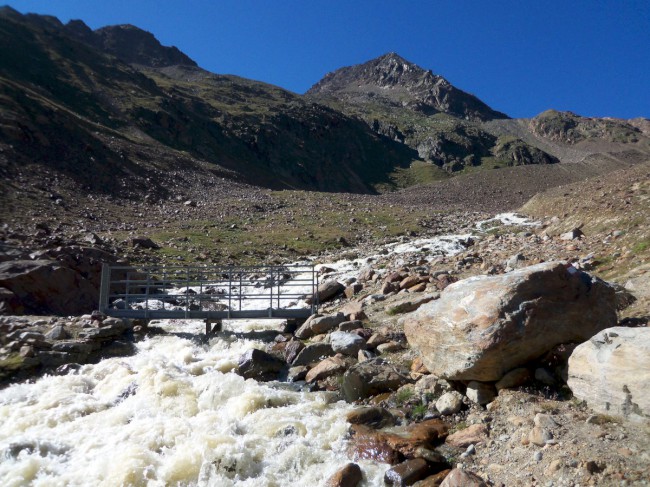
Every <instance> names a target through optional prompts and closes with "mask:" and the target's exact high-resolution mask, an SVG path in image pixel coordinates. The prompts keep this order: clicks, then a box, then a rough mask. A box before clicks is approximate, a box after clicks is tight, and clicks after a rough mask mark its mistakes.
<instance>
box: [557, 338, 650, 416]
mask: <svg viewBox="0 0 650 487" xmlns="http://www.w3.org/2000/svg"><path fill="white" fill-rule="evenodd" d="M568 376H569V378H568V385H569V387H570V388H571V391H572V392H573V394H574V395H575V397H577V398H578V399H580V400H583V401H586V402H587V404H588V405H589V406H590V407H591V408H592V409H594V410H595V411H597V412H600V413H604V414H610V415H615V416H621V417H624V418H627V419H631V420H635V421H647V420H648V419H650V389H649V388H648V384H650V328H625V327H620V326H618V327H614V328H609V329H607V330H603V331H601V332H600V333H598V334H597V335H595V336H594V337H593V338H591V340H588V341H587V342H585V343H583V344H582V345H579V346H578V347H576V349H575V350H574V351H573V353H572V354H571V357H569V370H568Z"/></svg>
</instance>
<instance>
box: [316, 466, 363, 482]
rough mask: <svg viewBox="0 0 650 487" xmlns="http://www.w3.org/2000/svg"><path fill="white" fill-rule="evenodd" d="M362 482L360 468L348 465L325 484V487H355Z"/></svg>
mask: <svg viewBox="0 0 650 487" xmlns="http://www.w3.org/2000/svg"><path fill="white" fill-rule="evenodd" d="M361 480H363V475H362V473H361V467H359V465H357V464H356V463H348V464H347V465H345V466H344V467H343V468H341V469H340V470H339V471H337V472H336V473H335V474H334V475H332V476H331V477H330V478H329V479H328V480H327V482H326V484H325V486H326V487H356V486H357V485H358V484H359V482H361Z"/></svg>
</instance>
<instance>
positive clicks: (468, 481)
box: [440, 468, 488, 487]
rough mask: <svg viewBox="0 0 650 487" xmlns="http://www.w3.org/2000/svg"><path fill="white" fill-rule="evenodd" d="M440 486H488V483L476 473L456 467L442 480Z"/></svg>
mask: <svg viewBox="0 0 650 487" xmlns="http://www.w3.org/2000/svg"><path fill="white" fill-rule="evenodd" d="M440 487H488V484H486V483H485V482H484V481H483V479H482V478H481V477H479V476H478V475H476V474H475V473H472V472H468V471H467V470H463V469H460V468H454V469H453V470H452V471H451V472H449V475H447V477H445V480H443V481H442V483H441V484H440Z"/></svg>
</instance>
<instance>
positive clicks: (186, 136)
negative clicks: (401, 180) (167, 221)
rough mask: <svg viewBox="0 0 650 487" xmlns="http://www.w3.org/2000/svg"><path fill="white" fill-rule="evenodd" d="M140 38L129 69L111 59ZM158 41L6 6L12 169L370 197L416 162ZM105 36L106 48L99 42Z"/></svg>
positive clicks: (1, 40) (350, 125)
mask: <svg viewBox="0 0 650 487" xmlns="http://www.w3.org/2000/svg"><path fill="white" fill-rule="evenodd" d="M71 32H72V33H71ZM121 36H125V37H121ZM133 38H136V39H140V40H141V41H142V42H139V43H138V42H136V49H133V51H134V54H133V56H131V57H127V60H130V61H133V62H134V64H133V65H130V64H128V63H126V62H124V61H122V60H119V59H116V58H115V57H114V55H119V56H122V55H124V54H123V51H124V49H123V48H122V47H123V46H125V45H127V44H128V42H129V40H130V39H133ZM107 39H108V40H112V41H111V42H108V40H107ZM116 39H118V40H116ZM151 39H152V38H151V37H150V34H148V33H144V32H142V31H140V32H138V29H136V28H133V27H131V26H127V27H114V28H105V29H100V30H99V31H97V32H95V33H93V32H92V31H90V32H89V29H87V28H86V29H85V28H84V26H83V25H81V24H80V22H79V21H75V22H74V23H71V24H68V25H67V26H64V25H63V24H61V23H60V22H59V21H58V20H56V19H54V18H50V17H47V18H45V17H42V16H35V15H25V16H23V15H20V14H18V13H17V12H15V11H12V10H11V9H3V10H2V12H0V56H1V57H2V59H3V62H2V64H1V66H0V84H1V87H2V97H3V106H2V115H3V117H2V119H3V121H4V122H3V123H2V126H0V135H2V141H3V142H4V143H5V144H6V145H5V146H4V147H3V149H4V150H6V151H7V153H8V154H11V157H9V158H8V160H9V161H11V162H10V164H9V166H10V167H4V168H3V171H4V172H7V171H13V173H16V171H18V170H19V169H18V168H19V167H20V165H21V164H22V165H24V164H34V163H36V164H38V165H40V168H49V169H54V170H56V171H63V172H64V173H66V174H67V175H68V176H70V177H72V178H74V179H76V180H78V181H79V183H80V184H82V185H85V186H88V187H91V188H93V189H96V190H103V191H108V192H113V191H115V190H116V189H118V187H119V186H122V185H124V184H126V185H131V187H132V188H133V189H134V190H135V189H137V188H138V187H139V186H140V187H141V186H142V185H143V183H144V181H148V182H147V186H161V187H162V186H165V185H166V184H167V183H165V182H164V179H165V177H166V176H167V175H168V174H169V171H172V170H179V171H190V170H191V171H195V172H197V174H204V175H207V176H209V175H210V174H213V173H218V174H220V175H222V176H223V175H225V176H228V177H232V175H233V174H235V175H236V178H237V179H239V180H242V181H246V182H249V183H252V184H258V185H262V186H267V187H271V188H283V187H284V188H302V189H317V190H324V191H352V192H365V193H368V192H374V191H375V186H376V185H378V184H387V183H388V184H390V180H389V177H388V174H389V173H390V171H392V170H394V169H395V168H396V167H400V166H407V165H408V164H410V162H411V160H412V159H413V158H414V157H415V155H414V153H413V151H412V150H410V149H409V148H408V147H404V146H403V145H401V144H398V143H395V142H393V141H391V140H389V139H387V138H386V137H383V136H381V135H379V134H377V133H375V132H373V131H372V130H370V129H369V128H368V127H367V126H366V125H365V124H363V123H362V122H360V121H358V120H354V119H351V118H350V117H347V116H345V115H343V114H341V113H339V112H336V111H334V110H332V109H329V108H326V107H324V106H319V105H317V104H314V103H312V102H310V101H306V100H303V98H302V97H300V96H299V95H296V94H293V93H290V92H288V91H285V90H282V89H280V88H277V87H273V86H270V85H267V84H265V83H260V82H255V81H250V80H245V79H242V78H238V77H235V76H219V75H214V74H211V73H207V72H206V71H203V70H201V69H200V68H197V67H195V66H194V65H193V62H192V61H191V60H189V58H187V57H186V56H184V55H182V56H178V55H177V53H176V51H175V50H174V49H170V48H163V47H162V46H160V45H159V44H158V43H157V41H155V42H153V41H152V40H151ZM113 41H114V42H113ZM107 43H108V44H110V45H112V46H114V48H111V49H108V52H106V51H105V50H100V48H98V47H97V46H100V47H101V49H104V47H105V45H106V44H107ZM148 45H151V46H152V50H151V51H149V50H147V49H146V46H148ZM115 46H117V47H115ZM119 46H122V47H119ZM142 46H144V47H142ZM140 47H142V49H144V50H143V51H141V50H140ZM26 59H29V60H30V62H25V60H26ZM188 60H189V61H188ZM170 62H180V63H181V64H180V65H178V64H173V65H170V64H169V63H170ZM102 175H105V177H102ZM147 178H148V179H147ZM120 180H122V181H120Z"/></svg>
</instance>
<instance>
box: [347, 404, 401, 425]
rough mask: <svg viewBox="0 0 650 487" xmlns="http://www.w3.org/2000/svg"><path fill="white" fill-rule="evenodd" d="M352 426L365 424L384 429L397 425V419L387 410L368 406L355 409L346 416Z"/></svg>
mask: <svg viewBox="0 0 650 487" xmlns="http://www.w3.org/2000/svg"><path fill="white" fill-rule="evenodd" d="M346 420H347V422H348V423H350V424H365V425H368V426H372V427H373V428H384V427H386V426H393V425H394V424H395V423H396V419H395V417H394V416H393V415H392V414H391V413H390V411H388V410H387V409H385V408H381V407H377V406H367V407H361V408H357V409H353V410H352V411H350V412H349V413H348V415H347V416H346Z"/></svg>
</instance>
